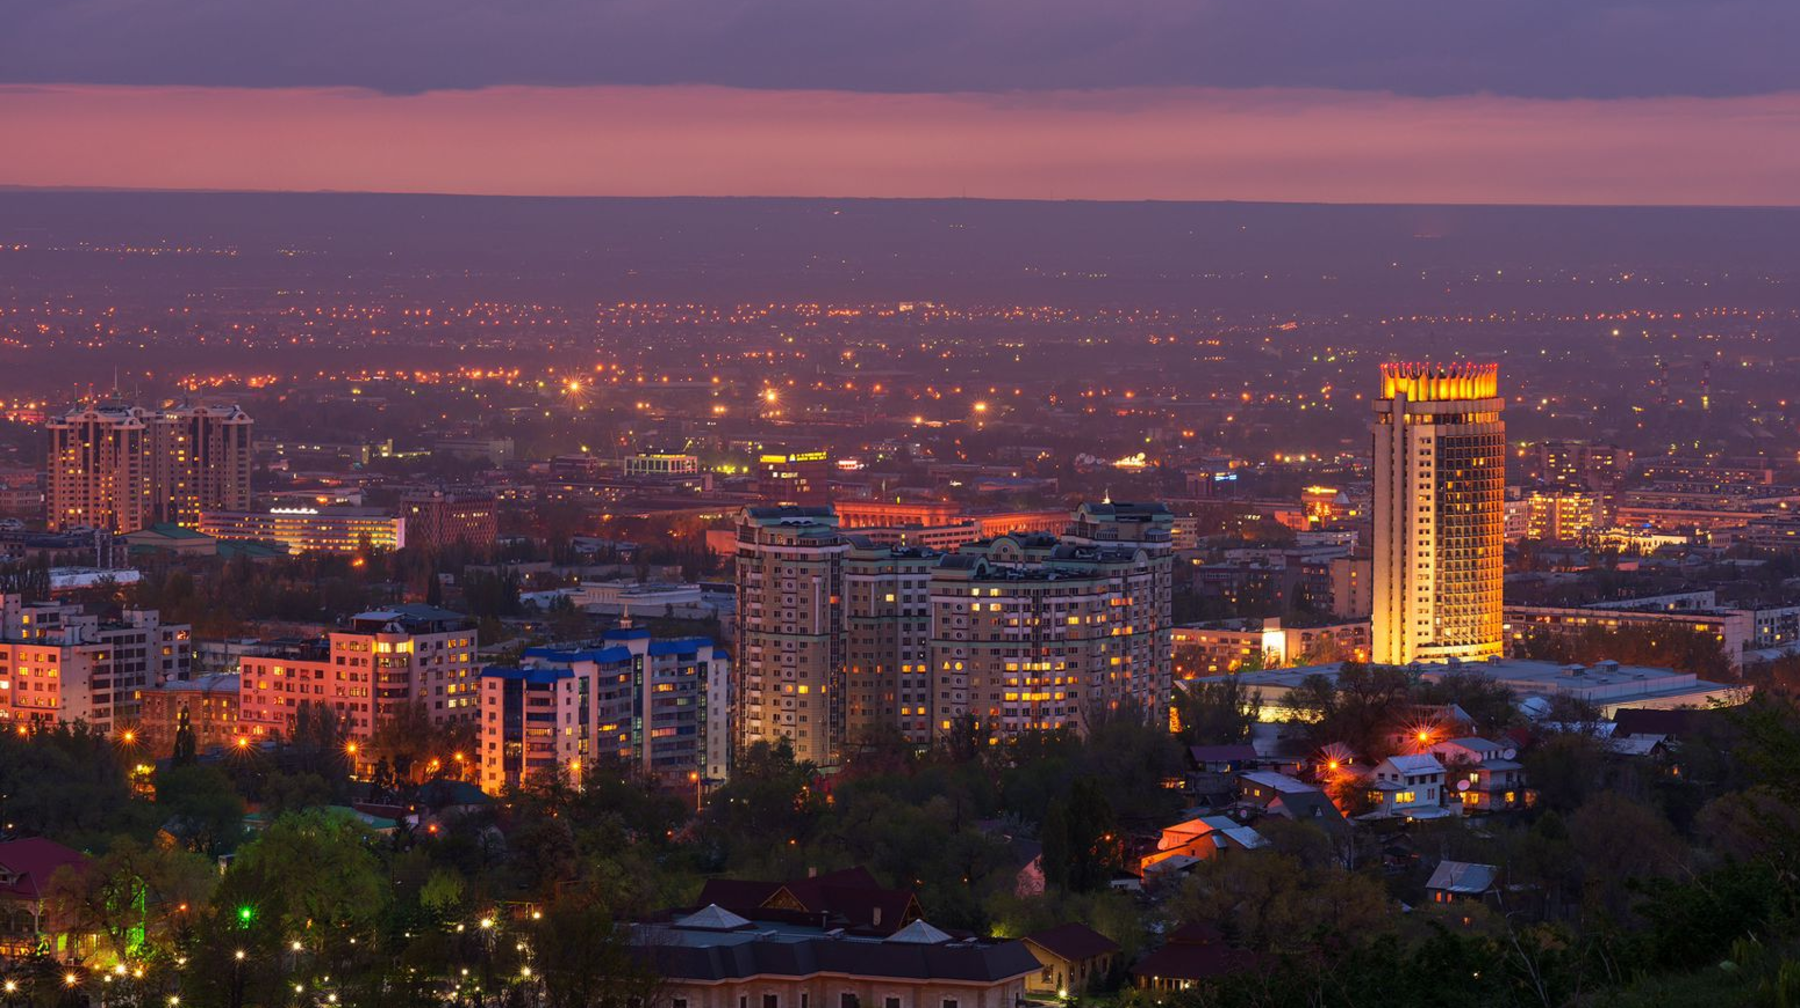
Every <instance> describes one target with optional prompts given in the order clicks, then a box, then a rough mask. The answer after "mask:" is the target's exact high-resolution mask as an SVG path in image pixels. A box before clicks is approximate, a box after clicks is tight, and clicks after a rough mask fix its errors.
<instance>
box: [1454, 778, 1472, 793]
mask: <svg viewBox="0 0 1800 1008" xmlns="http://www.w3.org/2000/svg"><path fill="white" fill-rule="evenodd" d="M1456 790H1458V791H1467V790H1469V779H1468V778H1467V777H1464V778H1463V779H1462V780H1459V781H1457V782H1456Z"/></svg>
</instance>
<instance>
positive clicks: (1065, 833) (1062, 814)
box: [1039, 777, 1124, 892]
mask: <svg viewBox="0 0 1800 1008" xmlns="http://www.w3.org/2000/svg"><path fill="white" fill-rule="evenodd" d="M1039 839H1040V840H1041V841H1042V843H1043V858H1044V877H1045V879H1046V880H1047V881H1049V882H1051V883H1052V884H1054V885H1058V886H1062V887H1064V888H1067V889H1069V890H1071V891H1073V892H1088V891H1090V890H1094V889H1100V888H1104V887H1106V886H1107V885H1109V884H1111V882H1112V877H1113V873H1114V872H1115V871H1116V870H1117V869H1118V867H1119V864H1120V861H1121V859H1122V858H1123V856H1124V845H1123V842H1122V840H1121V839H1120V837H1119V835H1118V826H1117V824H1116V821H1115V819H1114V817H1113V809H1112V803H1111V802H1109V801H1108V800H1107V797H1106V785H1105V784H1104V783H1102V782H1101V780H1100V779H1099V778H1096V777H1080V778H1077V779H1076V780H1075V783H1074V784H1073V785H1072V786H1071V787H1070V788H1069V794H1068V797H1067V798H1066V799H1062V800H1059V801H1054V802H1052V803H1051V804H1050V811H1049V812H1048V813H1047V814H1046V815H1045V817H1044V825H1043V828H1042V831H1041V836H1040V837H1039Z"/></svg>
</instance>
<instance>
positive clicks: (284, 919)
mask: <svg viewBox="0 0 1800 1008" xmlns="http://www.w3.org/2000/svg"><path fill="white" fill-rule="evenodd" d="M388 889H389V886H388V883H387V880H386V875H385V872H384V871H383V870H382V864H381V861H380V859H379V858H378V857H377V856H376V854H375V848H374V843H373V834H371V833H370V832H369V831H368V829H367V828H366V827H364V826H363V825H362V823H360V822H358V821H356V820H355V819H353V818H350V817H349V816H346V815H339V814H335V813H331V812H328V811H324V810H318V809H312V810H308V811H305V812H294V813H289V814H287V815H283V816H280V817H278V818H277V819H276V820H275V821H274V822H273V823H270V824H269V827H268V829H266V830H264V831H263V834H262V835H261V836H259V837H257V838H256V839H255V840H253V841H252V842H250V843H248V844H246V845H244V848H243V849H242V850H241V851H239V852H238V855H237V857H236V859H235V860H233V861H232V864H231V868H230V870H229V871H227V872H226V873H225V880H224V882H223V884H221V886H220V888H219V893H218V896H217V898H216V900H215V903H216V904H217V906H218V909H219V911H220V912H222V913H224V914H226V915H227V916H234V915H240V914H242V912H243V909H244V908H246V907H249V908H251V912H250V916H251V917H252V918H253V919H261V920H263V921H264V922H266V925H267V926H270V927H273V928H275V933H276V935H277V936H278V937H279V938H285V937H287V936H291V935H296V934H300V933H302V932H305V931H307V930H309V929H311V930H313V932H314V933H315V934H317V935H319V936H320V938H321V940H322V941H325V942H327V943H335V942H340V941H346V940H348V939H351V938H356V937H358V936H359V935H361V934H363V933H365V932H366V931H367V929H368V928H369V927H370V926H372V925H373V923H374V922H375V921H376V920H377V919H379V917H380V915H381V912H382V908H383V907H384V906H385V904H386V902H387V898H388Z"/></svg>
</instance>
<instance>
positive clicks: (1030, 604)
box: [733, 502, 1174, 764]
mask: <svg viewBox="0 0 1800 1008" xmlns="http://www.w3.org/2000/svg"><path fill="white" fill-rule="evenodd" d="M1172 526H1173V517H1172V516H1171V515H1170V513H1169V511H1168V509H1167V508H1165V507H1163V506H1161V505H1137V504H1113V503H1110V502H1109V503H1104V504H1089V505H1084V506H1083V507H1082V508H1081V510H1080V511H1078V512H1077V513H1076V514H1075V515H1074V516H1073V520H1072V522H1071V524H1070V525H1069V533H1068V535H1067V536H1064V537H1061V538H1059V537H1057V536H1054V535H1049V534H1045V533H1017V534H1013V535H1006V536H1000V537H998V538H995V539H990V540H985V541H982V542H977V543H970V544H966V545H963V546H961V547H959V549H958V551H957V552H955V553H949V554H945V553H939V552H936V551H934V550H930V549H925V548H921V547H909V546H898V545H880V544H876V543H874V542H872V541H870V540H869V539H867V538H865V537H862V536H859V535H855V534H847V533H845V532H843V531H841V530H840V529H839V528H838V527H837V521H836V515H835V514H834V513H833V512H832V511H831V509H829V508H805V507H768V508H763V507H757V508H748V509H746V510H745V512H744V514H743V516H742V517H741V518H740V521H739V524H738V540H737V545H738V549H737V558H736V562H737V577H738V614H737V618H738V624H737V630H738V645H739V653H738V657H737V667H736V676H735V680H734V695H733V704H734V710H735V714H736V730H737V733H738V734H737V740H738V744H739V745H740V746H741V745H748V744H749V743H751V742H754V741H757V740H759V739H765V740H774V739H777V738H782V737H786V738H788V739H790V740H792V742H793V744H794V748H795V753H796V755H797V756H799V757H801V758H804V759H810V760H813V761H814V762H818V763H821V764H832V763H836V762H838V761H839V760H840V759H841V758H842V756H843V755H844V753H845V751H846V749H848V748H852V747H854V746H856V745H857V744H859V743H861V742H863V741H878V740H882V739H889V738H894V737H896V736H897V737H900V738H904V739H905V740H907V741H910V742H913V743H919V744H923V743H927V742H930V741H931V740H933V739H934V738H938V737H940V736H942V735H943V734H944V733H945V732H947V731H950V730H951V729H952V727H953V725H954V724H955V722H956V721H957V720H959V719H961V718H965V717H974V718H976V719H978V720H979V721H980V722H981V724H982V725H983V726H984V727H985V728H986V729H987V730H989V731H992V732H993V733H995V734H999V735H1006V734H1012V733H1016V732H1020V731H1026V730H1031V729H1035V728H1043V727H1070V728H1074V729H1077V730H1080V729H1082V728H1083V727H1085V726H1086V725H1087V724H1088V723H1089V722H1090V721H1091V720H1092V719H1093V717H1094V716H1095V715H1096V713H1097V712H1099V711H1102V710H1108V709H1117V708H1120V707H1122V706H1125V705H1127V704H1130V705H1133V706H1136V707H1138V708H1140V709H1143V710H1158V709H1160V708H1161V706H1162V704H1163V703H1164V702H1165V701H1166V699H1167V696H1168V692H1169V689H1170V687H1171V668H1170V665H1171V655H1172V652H1171V649H1170V636H1169V635H1170V628H1171V619H1170V615H1171V613H1170V603H1171V598H1172V590H1171V585H1172V581H1173V566H1174V561H1173V550H1172V544H1171V528H1172Z"/></svg>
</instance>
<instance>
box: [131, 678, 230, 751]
mask: <svg viewBox="0 0 1800 1008" xmlns="http://www.w3.org/2000/svg"><path fill="white" fill-rule="evenodd" d="M240 693H241V689H240V686H239V681H238V677H237V676H236V675H224V674H214V675H201V676H195V677H194V678H192V679H178V680H173V681H170V682H166V683H163V684H162V685H161V686H156V687H153V688H151V689H147V690H145V691H144V693H143V698H142V700H141V702H140V704H139V708H138V711H139V713H138V722H137V732H138V741H139V742H140V743H141V744H142V745H143V747H144V751H145V752H146V753H148V754H150V755H151V756H155V757H162V756H165V755H168V754H169V753H171V752H173V751H174V748H175V732H176V729H177V728H178V727H179V726H180V724H181V718H182V715H183V714H186V716H187V719H188V727H189V728H190V729H191V730H192V731H193V733H194V746H195V748H196V749H198V750H205V749H211V748H215V747H216V748H224V747H226V746H229V745H231V744H232V743H233V742H235V741H236V740H237V739H238V737H239V736H240V734H241V732H242V729H241V728H240V727H239V725H238V697H239V695H240Z"/></svg>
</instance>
